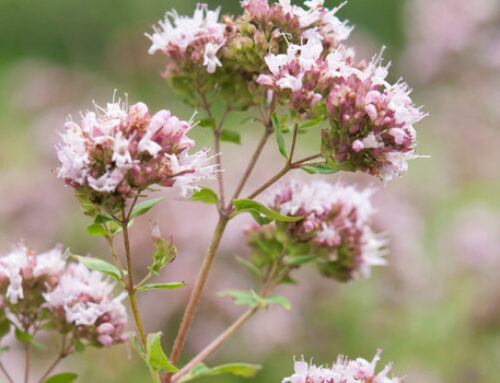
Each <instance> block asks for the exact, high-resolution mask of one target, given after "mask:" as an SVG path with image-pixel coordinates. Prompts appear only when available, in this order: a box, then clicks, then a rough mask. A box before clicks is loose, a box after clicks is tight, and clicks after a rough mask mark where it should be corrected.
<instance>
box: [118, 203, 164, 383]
mask: <svg viewBox="0 0 500 383" xmlns="http://www.w3.org/2000/svg"><path fill="white" fill-rule="evenodd" d="M135 202H137V197H136V198H135V199H134V202H133V203H132V206H131V207H130V210H129V211H128V213H127V214H126V212H125V207H124V208H123V209H122V221H121V223H122V230H123V242H124V244H125V256H126V258H127V272H128V286H127V291H128V299H129V302H130V307H131V309H132V314H133V316H134V320H135V325H136V327H137V331H138V333H139V338H140V340H141V344H142V347H143V348H144V349H146V345H147V340H146V332H145V331H144V325H143V323H142V319H141V315H140V313H139V308H138V306H137V299H136V297H135V294H136V290H135V288H134V277H133V270H132V254H131V252H130V239H129V233H128V223H129V218H130V215H131V214H132V209H133V207H134V205H135ZM149 372H150V373H151V377H152V378H153V382H154V383H160V375H159V373H158V372H156V371H154V370H153V369H152V368H151V367H150V368H149Z"/></svg>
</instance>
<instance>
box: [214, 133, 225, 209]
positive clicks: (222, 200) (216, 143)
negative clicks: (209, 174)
mask: <svg viewBox="0 0 500 383" xmlns="http://www.w3.org/2000/svg"><path fill="white" fill-rule="evenodd" d="M214 150H215V154H216V157H215V161H216V163H217V185H218V187H219V198H220V203H221V208H224V204H225V196H224V176H223V174H222V158H221V157H222V154H221V152H220V132H216V131H215V132H214Z"/></svg>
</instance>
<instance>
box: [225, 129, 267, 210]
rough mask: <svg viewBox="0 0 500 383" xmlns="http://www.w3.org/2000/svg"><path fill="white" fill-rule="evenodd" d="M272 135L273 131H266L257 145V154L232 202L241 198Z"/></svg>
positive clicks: (254, 155) (253, 157)
mask: <svg viewBox="0 0 500 383" xmlns="http://www.w3.org/2000/svg"><path fill="white" fill-rule="evenodd" d="M271 134H272V131H271V130H270V129H267V128H266V131H265V132H264V134H263V135H262V138H261V139H260V141H259V144H258V145H257V149H255V152H254V154H253V156H252V159H251V160H250V163H249V164H248V166H247V168H246V170H245V173H244V174H243V177H242V178H241V181H240V183H239V184H238V187H237V188H236V190H235V192H234V195H233V198H232V200H235V199H236V198H238V197H239V195H240V193H241V191H242V190H243V187H244V186H245V184H246V182H247V181H248V178H249V177H250V174H251V173H252V171H253V169H254V167H255V164H256V163H257V160H258V159H259V156H260V154H261V153H262V150H263V149H264V146H265V145H266V142H267V140H268V138H269V136H270V135H271ZM231 202H232V201H231Z"/></svg>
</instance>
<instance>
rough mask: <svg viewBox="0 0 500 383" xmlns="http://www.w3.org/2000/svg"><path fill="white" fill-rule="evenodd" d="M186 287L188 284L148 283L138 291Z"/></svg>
mask: <svg viewBox="0 0 500 383" xmlns="http://www.w3.org/2000/svg"><path fill="white" fill-rule="evenodd" d="M184 286H186V282H184V281H183V282H167V283H148V284H146V285H143V286H141V287H139V288H138V289H137V291H145V290H158V289H169V290H173V289H179V288H181V287H184Z"/></svg>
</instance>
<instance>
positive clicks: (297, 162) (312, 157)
mask: <svg viewBox="0 0 500 383" xmlns="http://www.w3.org/2000/svg"><path fill="white" fill-rule="evenodd" d="M320 157H321V153H317V154H313V155H312V156H308V157H304V158H302V159H301V160H298V161H295V162H294V164H301V163H303V162H306V161H311V160H315V159H316V158H320Z"/></svg>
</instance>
